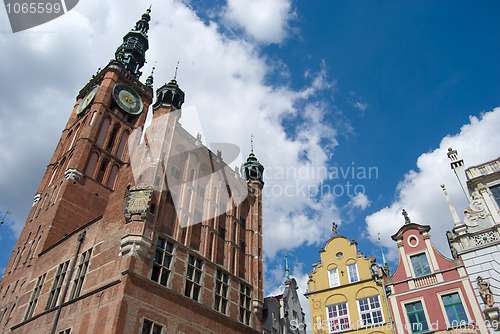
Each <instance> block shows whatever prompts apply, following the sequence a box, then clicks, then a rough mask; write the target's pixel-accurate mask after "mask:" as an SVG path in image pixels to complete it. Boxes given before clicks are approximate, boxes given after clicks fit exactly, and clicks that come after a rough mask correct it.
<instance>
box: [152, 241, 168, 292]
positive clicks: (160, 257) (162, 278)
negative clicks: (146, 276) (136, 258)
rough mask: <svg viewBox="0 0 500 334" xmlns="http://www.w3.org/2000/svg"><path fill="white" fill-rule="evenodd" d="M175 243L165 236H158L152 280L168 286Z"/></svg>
mask: <svg viewBox="0 0 500 334" xmlns="http://www.w3.org/2000/svg"><path fill="white" fill-rule="evenodd" d="M173 251H174V245H173V244H172V243H170V242H168V241H166V240H165V239H163V238H158V241H157V242H156V251H155V259H154V263H153V271H152V272H151V280H153V281H155V282H156V283H159V284H161V285H163V286H167V283H168V278H169V276H170V264H171V263H172V253H173Z"/></svg>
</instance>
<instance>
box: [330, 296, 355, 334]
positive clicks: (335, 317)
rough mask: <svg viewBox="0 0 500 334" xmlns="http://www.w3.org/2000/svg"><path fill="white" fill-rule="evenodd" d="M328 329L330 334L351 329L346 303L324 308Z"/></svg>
mask: <svg viewBox="0 0 500 334" xmlns="http://www.w3.org/2000/svg"><path fill="white" fill-rule="evenodd" d="M326 314H327V316H328V328H329V330H330V333H336V332H340V331H344V330H346V329H349V328H351V326H350V323H349V312H348V310H347V303H340V304H336V305H330V306H328V307H327V308H326Z"/></svg>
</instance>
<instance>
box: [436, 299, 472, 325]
mask: <svg viewBox="0 0 500 334" xmlns="http://www.w3.org/2000/svg"><path fill="white" fill-rule="evenodd" d="M441 299H442V300H443V305H444V308H445V310H446V315H447V317H448V323H449V325H450V326H452V327H458V326H459V325H461V324H464V323H465V324H466V323H467V322H468V320H467V314H466V313H465V309H464V306H463V304H462V300H461V299H460V295H459V294H458V293H452V294H449V295H445V296H442V297H441Z"/></svg>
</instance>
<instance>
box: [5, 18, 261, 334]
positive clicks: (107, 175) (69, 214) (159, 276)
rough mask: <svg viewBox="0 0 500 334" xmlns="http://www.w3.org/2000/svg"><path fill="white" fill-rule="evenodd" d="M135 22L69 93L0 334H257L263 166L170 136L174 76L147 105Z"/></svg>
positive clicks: (8, 278) (20, 247) (16, 255)
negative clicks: (231, 161)
mask: <svg viewBox="0 0 500 334" xmlns="http://www.w3.org/2000/svg"><path fill="white" fill-rule="evenodd" d="M149 14H150V10H149V9H148V10H147V12H146V13H145V14H143V15H142V17H141V19H140V20H139V21H138V22H137V23H136V25H135V27H134V28H133V29H132V30H131V31H130V32H128V33H127V34H126V35H125V36H124V38H123V43H122V44H121V45H120V46H119V47H118V49H117V51H116V53H115V59H114V60H112V61H111V62H110V63H109V64H108V65H107V66H106V67H105V68H104V69H102V70H100V71H99V72H98V73H97V74H96V75H94V76H93V77H92V79H91V80H90V81H89V82H88V83H87V84H86V85H85V87H84V88H83V89H82V90H81V91H80V92H79V94H78V96H77V99H76V100H77V102H76V105H75V107H74V109H73V111H72V112H71V115H70V117H69V120H68V123H67V125H66V127H65V128H64V130H63V132H62V135H61V138H60V140H59V143H58V144H57V147H56V149H55V152H54V154H53V156H52V159H51V160H50V164H49V165H48V167H47V170H46V171H45V174H44V176H43V179H42V182H41V184H40V186H39V188H38V192H37V194H36V196H35V199H34V201H33V207H32V209H31V211H30V213H29V216H28V218H27V220H26V223H25V226H24V229H23V231H22V232H21V235H20V237H19V240H18V241H17V244H16V246H15V248H14V252H13V253H12V256H11V258H10V261H9V263H8V265H7V268H6V269H5V273H4V276H3V277H2V280H1V281H0V298H1V299H0V332H3V333H6V332H13V333H62V334H68V333H142V334H146V333H150V334H151V333H155V334H158V333H161V334H165V333H184V334H193V333H224V334H225V333H261V332H262V307H263V299H264V296H263V261H262V188H263V186H264V182H263V179H262V174H263V171H264V167H263V166H262V165H261V164H260V163H259V161H258V160H257V158H256V157H255V155H254V154H253V150H252V153H251V154H250V156H249V157H248V159H247V162H246V163H245V164H244V165H243V166H242V169H241V170H238V168H236V169H234V170H233V169H231V168H229V166H228V165H227V164H226V163H225V162H224V161H223V160H222V154H221V153H220V152H217V153H213V152H212V151H210V150H209V149H208V148H207V147H205V146H203V144H202V143H201V140H200V137H199V136H198V137H196V138H195V137H193V136H191V135H190V134H189V133H188V132H187V131H186V130H184V129H183V128H182V127H181V125H180V124H179V122H178V120H179V118H180V115H181V106H182V103H183V102H184V92H183V91H182V90H181V89H180V88H179V86H178V84H177V81H176V80H175V79H173V80H172V81H170V82H169V83H168V84H165V85H163V86H162V87H160V88H159V89H158V90H157V91H156V101H154V103H153V89H152V84H153V78H152V75H151V76H149V77H148V78H147V80H146V83H145V84H143V83H142V82H140V81H139V78H140V76H141V72H140V69H141V68H142V66H143V65H144V62H145V53H146V50H147V49H148V38H147V32H148V29H149V21H150V15H149ZM151 105H152V112H153V120H152V124H151V125H150V126H149V127H148V128H147V129H146V130H145V131H142V128H143V126H144V122H145V120H146V116H147V113H148V109H150V108H149V107H150V106H151Z"/></svg>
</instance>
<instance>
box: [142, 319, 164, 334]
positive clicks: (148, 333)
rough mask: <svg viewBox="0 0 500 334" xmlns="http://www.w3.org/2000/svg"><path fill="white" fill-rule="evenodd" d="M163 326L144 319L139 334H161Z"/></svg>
mask: <svg viewBox="0 0 500 334" xmlns="http://www.w3.org/2000/svg"><path fill="white" fill-rule="evenodd" d="M162 331H163V326H162V325H159V324H157V323H154V322H152V321H151V320H148V319H144V323H143V324H142V332H141V334H162Z"/></svg>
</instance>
